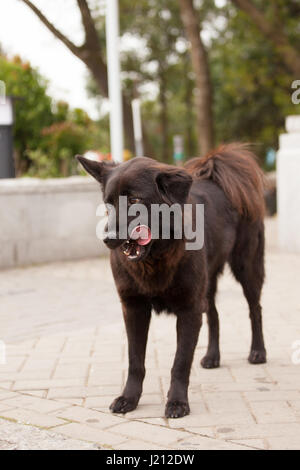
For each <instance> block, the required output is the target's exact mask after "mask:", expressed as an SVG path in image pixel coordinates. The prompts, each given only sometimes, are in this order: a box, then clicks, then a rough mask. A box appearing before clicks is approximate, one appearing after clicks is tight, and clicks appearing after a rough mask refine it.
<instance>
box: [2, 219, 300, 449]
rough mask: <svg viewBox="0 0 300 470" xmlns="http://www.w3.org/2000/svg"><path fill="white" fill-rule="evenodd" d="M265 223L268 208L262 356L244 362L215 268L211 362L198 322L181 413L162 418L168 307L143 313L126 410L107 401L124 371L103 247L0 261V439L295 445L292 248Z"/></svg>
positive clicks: (242, 310) (296, 317)
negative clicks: (1, 355)
mask: <svg viewBox="0 0 300 470" xmlns="http://www.w3.org/2000/svg"><path fill="white" fill-rule="evenodd" d="M275 232H276V220H268V221H267V234H268V250H267V260H266V261H267V280H266V285H265V288H264V294H263V302H262V303H263V309H264V325H265V337H266V345H267V350H268V364H266V365H261V366H253V365H250V364H248V363H247V360H246V358H247V355H248V352H249V345H250V324H249V318H248V310H247V306H246V302H245V300H244V298H243V296H242V293H241V288H240V286H239V285H238V284H237V283H236V282H235V281H234V280H233V279H232V277H231V275H230V274H229V272H226V273H225V276H224V277H223V278H222V281H221V282H220V289H219V296H218V306H219V311H220V320H221V353H222V367H221V368H220V369H215V370H204V369H202V368H201V367H200V366H199V361H200V358H201V357H202V356H203V355H204V353H205V349H206V344H207V328H206V324H205V325H204V327H203V329H202V331H201V335H200V339H199V343H198V347H197V351H196V354H195V360H194V364H193V370H192V375H191V385H190V405H191V415H190V416H187V417H185V418H182V419H178V420H167V419H165V418H163V414H164V404H165V398H166V394H167V390H168V384H169V376H170V368H171V364H172V360H173V357H174V351H175V341H176V338H175V319H174V318H173V317H171V316H168V317H166V316H163V315H161V316H159V317H157V316H153V319H152V324H151V329H150V337H149V344H148V350H147V361H146V365H147V376H146V379H145V385H144V394H143V397H142V399H141V402H140V405H139V407H138V408H137V410H135V411H134V412H132V413H129V414H127V415H125V416H119V415H118V416H116V415H112V414H111V413H110V412H109V411H108V406H109V404H110V403H111V401H112V400H113V398H115V396H116V395H117V394H119V392H120V390H121V385H122V383H124V380H125V374H126V363H127V359H126V356H127V353H126V339H125V333H124V327H123V323H122V318H121V312H120V307H119V301H118V298H117V295H116V293H115V289H114V286H113V282H112V278H111V274H110V270H109V266H108V261H107V260H106V259H104V260H103V259H102V260H101V259H100V260H86V261H80V262H73V263H69V262H68V263H55V264H51V265H47V266H40V267H32V268H26V269H18V270H11V271H2V272H0V323H1V333H0V335H1V336H0V339H1V340H3V341H5V343H6V350H7V351H6V352H7V364H6V365H0V449H55V448H57V449H61V448H64V449H74V448H78V449H104V448H108V449H192V450H194V449H300V364H299V365H296V364H293V362H292V354H293V349H292V344H293V343H294V342H295V341H296V340H298V341H299V342H300V300H299V298H300V296H299V274H300V255H294V254H286V253H282V252H280V251H279V250H278V248H277V247H276V233H275ZM298 350H300V346H299V345H298ZM296 356H297V354H295V357H296ZM299 357H300V353H299V354H298V358H299ZM296 359H297V357H296Z"/></svg>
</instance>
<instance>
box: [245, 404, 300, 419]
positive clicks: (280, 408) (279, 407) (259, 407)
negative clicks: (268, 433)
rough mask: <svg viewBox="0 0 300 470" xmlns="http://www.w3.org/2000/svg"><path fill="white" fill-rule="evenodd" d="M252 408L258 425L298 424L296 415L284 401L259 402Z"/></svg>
mask: <svg viewBox="0 0 300 470" xmlns="http://www.w3.org/2000/svg"><path fill="white" fill-rule="evenodd" d="M250 406H251V408H252V410H253V413H254V415H255V418H256V421H257V422H258V423H293V422H296V421H297V419H296V416H295V413H293V411H292V409H291V407H289V406H288V404H287V403H286V402H284V401H272V402H268V401H257V402H253V403H250Z"/></svg>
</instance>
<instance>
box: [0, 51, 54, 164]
mask: <svg viewBox="0 0 300 470" xmlns="http://www.w3.org/2000/svg"><path fill="white" fill-rule="evenodd" d="M0 80H3V81H4V82H5V84H6V93H7V95H11V96H13V97H15V98H16V100H15V116H16V122H15V126H14V136H15V146H16V150H17V152H18V156H19V158H18V163H19V167H20V168H21V169H24V167H26V152H27V151H28V150H29V149H34V148H35V149H36V148H38V147H39V146H40V144H41V141H42V136H41V129H42V128H43V127H45V126H48V125H49V124H51V122H52V111H51V99H50V98H49V97H48V96H47V94H46V89H47V82H46V81H45V80H44V79H43V78H42V77H41V76H40V74H39V73H38V72H37V71H36V70H35V69H33V68H32V67H31V66H30V64H29V63H23V62H22V61H21V59H20V58H19V57H15V58H14V59H12V60H8V59H7V58H6V57H5V56H0ZM21 160H23V161H21Z"/></svg>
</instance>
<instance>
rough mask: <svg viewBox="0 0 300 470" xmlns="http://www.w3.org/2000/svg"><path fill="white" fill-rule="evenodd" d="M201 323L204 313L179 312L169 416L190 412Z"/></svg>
mask: <svg viewBox="0 0 300 470" xmlns="http://www.w3.org/2000/svg"><path fill="white" fill-rule="evenodd" d="M201 325H202V313H198V312H193V311H191V312H180V313H178V314H177V350H176V355H175V359H174V364H173V367H172V371H171V385H170V389H169V392H168V402H167V404H166V410H165V415H166V417H167V418H181V417H182V416H185V415H188V414H189V412H190V407H189V402H188V386H189V378H190V371H191V366H192V362H193V357H194V351H195V348H196V345H197V341H198V336H199V331H200V328H201Z"/></svg>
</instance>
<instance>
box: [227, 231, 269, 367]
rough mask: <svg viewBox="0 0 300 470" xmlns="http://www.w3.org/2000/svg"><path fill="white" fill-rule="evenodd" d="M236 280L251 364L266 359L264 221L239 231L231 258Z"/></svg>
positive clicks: (261, 362)
mask: <svg viewBox="0 0 300 470" xmlns="http://www.w3.org/2000/svg"><path fill="white" fill-rule="evenodd" d="M230 265H231V269H232V272H233V274H234V276H235V277H236V279H237V280H238V281H239V282H240V283H241V285H242V287H243V291H244V295H245V297H246V299H247V302H248V305H249V312H250V320H251V329H252V342H251V349H250V354H249V357H248V361H249V362H250V363H251V364H263V363H265V362H266V360H267V358H266V356H267V355H266V349H265V344H264V337H263V327H262V314H261V305H260V297H261V290H262V286H263V282H264V226H263V223H262V222H261V223H256V224H255V225H253V224H252V225H251V226H250V224H249V225H248V226H247V225H246V223H245V225H244V226H243V227H242V229H241V230H240V231H239V233H238V238H237V242H236V246H235V248H234V250H233V253H232V259H231V261H230Z"/></svg>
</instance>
